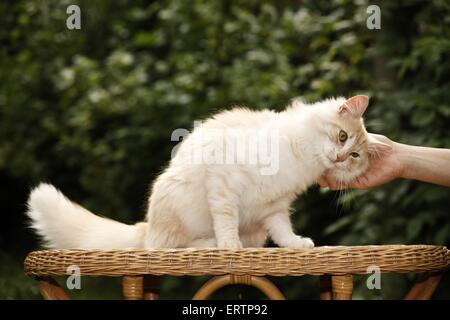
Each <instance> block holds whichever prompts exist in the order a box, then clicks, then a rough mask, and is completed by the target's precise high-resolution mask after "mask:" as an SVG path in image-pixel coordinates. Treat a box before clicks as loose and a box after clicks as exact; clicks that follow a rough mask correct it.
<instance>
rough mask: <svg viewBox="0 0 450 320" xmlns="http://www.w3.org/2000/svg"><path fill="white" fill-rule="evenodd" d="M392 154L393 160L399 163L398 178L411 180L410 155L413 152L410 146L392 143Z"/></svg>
mask: <svg viewBox="0 0 450 320" xmlns="http://www.w3.org/2000/svg"><path fill="white" fill-rule="evenodd" d="M393 152H394V155H395V158H396V159H397V161H398V162H399V173H398V178H404V179H410V178H411V164H412V163H411V153H412V152H413V150H412V148H411V146H409V145H407V144H403V143H398V142H394V144H393Z"/></svg>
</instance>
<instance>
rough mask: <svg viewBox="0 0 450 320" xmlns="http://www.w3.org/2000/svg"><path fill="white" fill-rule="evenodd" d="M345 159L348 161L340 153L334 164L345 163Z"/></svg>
mask: <svg viewBox="0 0 450 320" xmlns="http://www.w3.org/2000/svg"><path fill="white" fill-rule="evenodd" d="M345 159H347V157H346V156H345V155H341V154H339V153H338V154H337V156H336V160H334V162H344V161H345Z"/></svg>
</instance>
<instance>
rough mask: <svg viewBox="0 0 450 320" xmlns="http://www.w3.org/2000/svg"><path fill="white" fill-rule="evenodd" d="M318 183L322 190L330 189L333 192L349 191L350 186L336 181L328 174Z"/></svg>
mask: <svg viewBox="0 0 450 320" xmlns="http://www.w3.org/2000/svg"><path fill="white" fill-rule="evenodd" d="M318 183H319V186H320V187H321V188H329V189H331V190H341V189H347V188H348V187H349V185H347V184H344V183H342V182H338V181H336V179H334V178H332V177H330V176H328V175H326V174H325V175H323V176H322V177H321V178H320V179H319V181H318Z"/></svg>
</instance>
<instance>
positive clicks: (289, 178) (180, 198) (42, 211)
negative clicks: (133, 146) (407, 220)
mask: <svg viewBox="0 0 450 320" xmlns="http://www.w3.org/2000/svg"><path fill="white" fill-rule="evenodd" d="M345 102H346V99H344V98H337V99H328V100H325V101H322V102H319V103H316V104H313V105H306V104H304V103H302V102H300V101H294V102H293V103H292V104H291V105H290V106H289V107H288V108H287V109H286V110H285V111H283V112H279V113H277V112H272V111H268V110H265V111H250V110H247V109H242V108H237V109H234V110H231V111H225V112H222V113H220V114H218V115H216V116H214V117H213V118H211V119H209V120H208V121H206V122H205V123H203V124H202V125H200V126H199V127H197V128H196V129H195V130H194V131H193V133H192V134H191V135H190V136H189V137H188V138H187V139H185V141H184V142H183V143H182V144H181V146H180V148H179V149H178V151H177V153H176V155H175V157H174V158H173V159H172V160H171V162H170V165H169V166H168V168H167V169H166V170H165V171H164V172H163V173H162V174H161V175H160V176H159V177H158V178H157V179H156V181H155V182H154V184H153V187H152V192H151V196H150V198H149V205H148V211H147V219H146V222H141V223H138V224H136V225H132V226H131V225H125V224H121V223H119V222H116V221H113V220H109V219H106V218H102V217H99V216H97V215H94V214H93V213H91V212H89V211H87V210H86V209H84V208H82V207H80V206H78V205H77V204H74V203H72V202H71V201H70V200H68V199H67V198H66V197H65V196H64V195H63V194H62V193H60V192H59V191H58V190H56V189H55V188H54V187H53V186H51V185H48V184H41V185H39V186H38V187H37V188H35V189H34V190H33V191H32V192H31V195H30V198H29V200H28V208H29V210H28V216H29V217H30V218H31V221H32V224H31V225H32V227H33V228H34V229H35V230H36V231H37V233H38V234H39V235H40V236H42V238H43V239H44V240H45V242H46V244H47V245H48V246H50V247H53V248H99V249H102V248H127V247H134V248H142V247H144V248H177V247H220V248H240V247H261V246H263V245H264V243H265V241H266V239H267V237H268V236H270V237H271V238H272V239H273V240H274V241H275V242H276V243H277V244H278V245H280V246H284V247H293V248H304V247H306V248H309V247H312V246H314V243H313V242H312V240H311V239H309V238H303V237H301V236H298V235H296V234H295V233H294V231H293V229H292V226H291V223H290V218H289V216H290V205H291V203H292V201H293V200H294V199H295V198H296V197H297V195H299V194H300V193H302V192H303V191H305V190H306V189H307V188H308V187H309V186H311V185H312V184H314V183H316V182H317V180H318V179H319V178H320V176H321V175H322V174H323V173H324V172H325V170H333V172H335V175H336V177H337V178H339V179H341V180H342V181H348V180H351V179H354V178H355V177H357V176H358V175H359V174H361V173H362V172H363V171H364V170H365V169H366V168H367V165H368V154H367V152H368V151H367V150H368V147H367V145H366V144H363V145H360V146H358V148H359V149H358V150H357V151H358V152H359V153H360V154H361V158H360V159H349V160H348V161H347V160H346V162H344V163H339V164H335V163H334V162H333V158H334V157H335V156H336V154H337V152H340V151H341V152H349V151H352V150H351V149H352V147H355V146H354V145H352V144H353V143H355V141H352V140H351V139H352V138H351V134H352V131H359V133H360V134H362V135H365V134H366V132H365V129H364V126H363V122H362V119H361V118H360V116H358V117H353V116H346V115H342V114H341V113H340V112H339V108H340V107H341V106H342V105H343V104H344V103H345ZM336 125H337V126H338V127H345V128H346V130H348V131H349V141H348V146H345V145H344V146H337V145H336V143H333V142H332V139H330V137H332V136H334V135H335V134H338V130H339V129H338V127H336ZM212 128H217V129H230V128H243V129H244V128H256V129H266V130H277V132H279V136H280V139H279V158H278V161H279V166H278V167H279V170H278V171H277V172H276V173H275V174H273V175H261V173H260V171H259V168H258V166H255V165H246V164H241V165H207V164H192V158H191V156H192V150H193V148H196V147H198V146H196V145H195V143H194V142H195V141H198V140H195V139H196V138H198V137H199V136H202V140H201V143H202V146H203V147H205V146H206V147H208V146H209V147H211V146H213V147H216V148H220V146H221V145H222V144H223V141H222V140H221V139H218V138H215V137H214V136H211V135H208V134H204V133H205V132H207V130H208V129H209V130H210V129H212ZM361 132H362V133H361ZM226 138H229V137H226ZM224 152H228V151H227V150H224Z"/></svg>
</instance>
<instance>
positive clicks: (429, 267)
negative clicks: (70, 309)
mask: <svg viewBox="0 0 450 320" xmlns="http://www.w3.org/2000/svg"><path fill="white" fill-rule="evenodd" d="M73 265H76V266H78V267H79V268H80V271H81V275H83V276H121V277H123V294H124V297H125V299H148V300H155V299H159V276H161V275H172V276H181V275H191V276H199V275H211V276H214V277H213V278H211V279H210V280H209V281H207V282H206V283H205V284H204V285H203V286H202V287H201V288H200V289H199V290H198V291H197V293H196V294H195V295H194V297H193V299H206V298H208V296H209V295H210V294H212V293H213V292H214V291H215V290H217V289H219V288H221V287H223V286H225V285H229V284H245V285H252V286H255V287H257V288H258V289H260V290H261V291H262V292H263V293H265V294H266V295H267V296H268V297H269V298H270V299H284V296H283V294H282V293H281V292H280V291H279V290H278V289H277V288H276V287H275V286H274V285H273V283H272V282H270V281H269V280H268V279H266V278H264V277H263V276H266V275H270V276H302V275H317V276H320V298H321V299H323V300H330V299H337V300H344V299H351V297H352V288H353V281H352V275H357V274H367V273H368V267H370V266H377V267H378V268H379V270H380V272H381V273H410V272H411V273H421V275H422V276H421V277H419V280H418V282H417V283H416V284H415V286H414V287H413V288H412V289H411V290H410V292H409V293H408V294H407V295H406V297H405V299H429V298H430V297H431V295H432V294H433V292H434V290H435V289H436V287H437V285H438V283H439V281H440V278H441V275H442V272H443V271H444V270H445V269H447V268H448V267H449V265H450V252H449V250H448V249H447V248H446V247H442V246H430V245H386V246H354V247H344V246H339V247H316V248H313V249H285V248H255V249H253V248H252V249H240V250H223V249H189V248H188V249H155V250H136V249H125V250H45V251H35V252H31V253H30V254H29V255H28V256H27V258H26V259H25V272H26V274H27V275H29V276H32V277H34V278H35V279H36V280H37V284H38V287H39V290H40V292H41V293H42V295H43V297H44V298H45V299H69V296H68V295H67V294H66V293H65V291H64V290H63V289H62V288H61V287H60V286H59V285H58V284H57V282H56V281H54V280H53V278H52V276H64V275H65V276H67V270H68V267H69V266H73Z"/></svg>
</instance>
